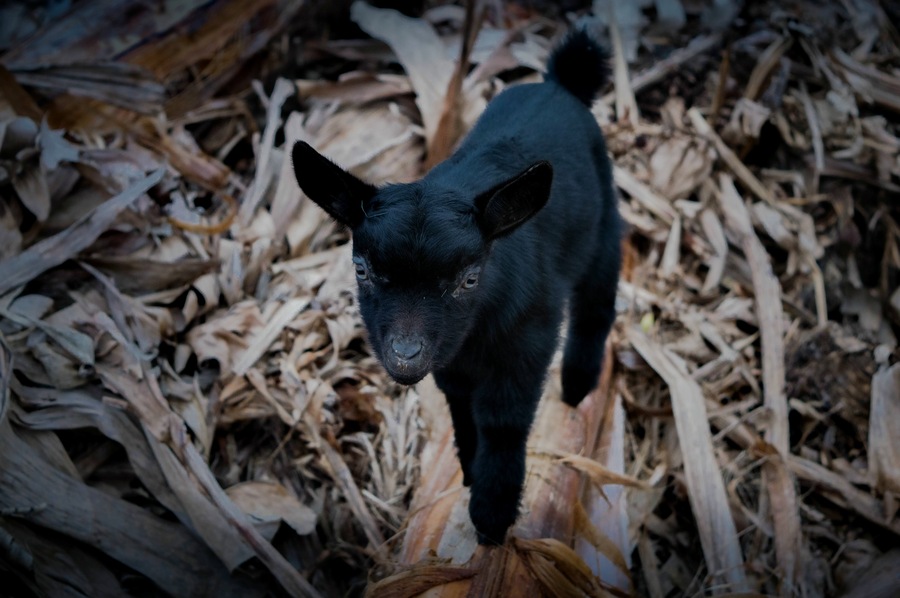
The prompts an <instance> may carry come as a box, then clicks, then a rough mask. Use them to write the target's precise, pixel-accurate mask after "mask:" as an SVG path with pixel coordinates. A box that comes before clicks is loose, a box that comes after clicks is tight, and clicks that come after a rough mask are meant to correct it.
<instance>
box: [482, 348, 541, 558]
mask: <svg viewBox="0 0 900 598" xmlns="http://www.w3.org/2000/svg"><path fill="white" fill-rule="evenodd" d="M552 349H553V347H552V343H551V346H550V348H549V350H548V356H547V358H546V363H543V362H542V363H541V364H537V365H539V366H542V367H537V368H535V369H531V370H530V371H529V372H525V371H523V370H524V368H522V369H521V370H520V371H519V372H517V374H518V375H517V376H510V377H508V378H505V379H503V380H502V381H494V382H492V383H487V384H484V385H483V386H481V387H480V388H479V389H478V391H476V394H475V397H474V403H473V407H474V409H473V415H474V417H475V427H476V429H477V432H478V447H477V450H476V452H475V460H474V462H473V466H472V476H473V477H472V497H471V500H470V502H469V516H470V517H471V518H472V523H473V524H474V525H475V530H476V531H477V532H478V541H479V542H480V543H482V544H502V543H503V541H504V539H505V537H506V532H507V530H508V529H509V528H510V526H512V524H513V523H515V520H516V517H517V516H518V513H519V500H520V498H521V496H522V486H523V484H524V482H525V445H526V443H527V441H528V433H529V431H530V430H531V424H532V422H533V420H534V414H535V411H536V410H537V404H538V401H539V400H540V398H541V387H542V384H543V379H544V374H545V372H546V369H547V363H549V360H550V356H549V353H550V351H552Z"/></svg>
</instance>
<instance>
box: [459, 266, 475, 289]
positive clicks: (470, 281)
mask: <svg viewBox="0 0 900 598" xmlns="http://www.w3.org/2000/svg"><path fill="white" fill-rule="evenodd" d="M479 272H480V271H479V270H473V271H472V272H469V275H468V276H466V279H465V280H464V281H463V283H462V285H460V286H461V287H462V288H464V289H466V290H469V289H474V288H475V287H476V286H477V285H478V274H479Z"/></svg>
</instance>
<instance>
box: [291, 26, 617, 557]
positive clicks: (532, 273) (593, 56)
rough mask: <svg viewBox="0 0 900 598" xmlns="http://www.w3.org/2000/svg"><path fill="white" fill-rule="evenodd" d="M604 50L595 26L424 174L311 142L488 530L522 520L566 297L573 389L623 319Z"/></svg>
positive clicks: (365, 274) (591, 382) (302, 163)
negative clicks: (602, 106)
mask: <svg viewBox="0 0 900 598" xmlns="http://www.w3.org/2000/svg"><path fill="white" fill-rule="evenodd" d="M606 62H607V55H606V54H605V52H604V50H603V49H602V48H601V47H600V46H599V45H598V44H597V43H596V42H595V41H594V40H593V39H592V38H591V37H590V36H589V35H588V34H587V33H586V32H584V31H580V30H579V31H574V32H572V33H570V34H569V35H568V36H567V37H566V38H565V39H564V41H563V42H562V43H561V44H560V45H559V46H558V47H557V48H556V49H555V50H554V52H553V53H552V55H551V57H550V60H549V63H548V68H547V75H546V81H545V82H544V83H539V84H528V85H518V86H515V87H512V88H510V89H508V90H506V91H504V92H503V93H501V94H499V95H498V96H497V98H496V99H494V100H493V101H492V102H491V103H490V104H489V106H488V108H487V109H486V110H485V112H484V114H483V116H482V117H481V119H480V120H479V121H478V123H477V124H476V125H475V127H474V128H473V129H472V131H471V132H470V133H469V135H468V137H467V138H466V139H465V141H464V142H463V144H462V145H461V146H460V148H459V149H458V150H457V151H456V153H455V154H453V156H451V157H450V158H449V159H447V160H446V161H444V162H443V163H441V164H439V165H438V166H436V167H435V168H434V169H432V171H431V172H429V173H428V174H427V175H426V176H425V177H424V178H423V179H422V180H420V181H417V182H415V183H409V184H397V185H388V186H386V187H383V188H376V187H374V186H372V185H369V184H367V183H365V182H363V181H360V180H359V179H357V178H356V177H354V176H353V175H351V174H349V173H347V172H345V171H344V170H342V169H341V168H339V167H338V166H336V165H335V164H333V163H332V162H331V161H329V160H328V159H327V158H325V157H323V156H322V155H320V154H319V153H317V152H316V151H315V150H314V149H312V148H311V147H310V146H309V145H307V144H306V143H302V142H300V143H297V144H296V145H295V146H294V149H293V162H294V170H295V173H296V176H297V181H298V182H299V184H300V188H301V189H303V191H304V192H305V193H306V195H308V196H309V197H310V199H312V200H313V201H314V202H316V203H317V204H318V205H319V206H321V207H322V208H323V209H324V210H325V211H326V212H328V213H329V214H330V215H331V216H333V217H334V218H335V219H336V220H337V221H339V222H341V223H343V224H345V225H346V226H348V227H350V229H351V231H352V233H353V261H354V263H355V265H356V277H357V279H358V282H359V307H360V312H361V313H362V318H363V321H364V322H365V324H366V327H367V328H368V331H369V339H370V342H371V344H372V348H373V349H374V351H375V354H376V355H377V356H378V358H379V359H380V360H381V362H382V364H384V367H385V369H386V370H387V371H388V373H389V374H390V375H391V376H392V377H393V378H394V379H395V380H397V381H398V382H400V383H402V384H414V383H416V382H418V381H419V380H421V379H422V378H423V377H424V376H425V375H426V374H428V373H429V372H433V373H434V379H435V381H436V382H437V385H438V387H439V388H440V389H441V390H442V391H443V392H444V394H446V396H447V401H448V402H449V404H450V412H451V414H452V417H453V427H454V430H455V433H456V445H457V448H458V452H459V460H460V464H461V465H462V470H463V483H464V484H465V485H467V486H471V501H470V504H469V514H470V516H471V518H472V523H473V524H474V525H475V529H476V531H477V532H478V539H479V541H480V542H482V543H491V542H496V543H502V542H503V541H504V538H505V535H506V531H507V530H508V529H509V527H510V526H511V525H512V524H513V522H514V521H515V519H516V516H517V512H518V506H519V500H520V496H521V493H522V485H523V482H524V479H525V442H526V440H527V438H528V432H529V429H530V428H531V424H532V421H533V419H534V414H535V410H536V407H537V404H538V399H539V398H540V396H541V389H542V386H543V383H544V378H545V376H546V374H547V368H548V367H549V365H550V360H551V358H552V356H553V353H554V351H555V349H556V345H557V338H558V336H559V328H560V324H561V322H562V318H563V307H564V305H565V304H566V302H567V301H568V305H569V316H570V325H569V331H568V340H567V342H566V348H565V354H564V361H563V372H562V383H563V400H564V401H565V402H566V403H568V404H569V405H572V406H575V405H577V404H578V403H579V402H580V401H581V399H582V398H583V397H584V396H585V395H587V394H588V393H589V392H590V391H591V389H592V388H594V386H595V385H596V382H597V378H598V376H599V373H600V366H601V361H602V357H603V346H604V343H605V341H606V336H607V334H608V333H609V329H610V326H611V325H612V322H613V319H614V317H615V312H614V306H613V304H614V300H615V295H616V284H617V281H618V276H619V262H620V259H619V257H620V256H619V251H620V250H619V241H620V228H621V226H620V220H619V214H618V209H617V207H616V196H615V192H614V190H613V186H612V175H611V166H610V162H609V158H608V157H607V155H606V145H605V143H604V141H603V136H602V134H601V132H600V128H599V127H598V126H597V123H596V121H595V119H594V118H593V116H592V115H591V112H590V110H589V109H588V106H589V105H590V103H591V101H592V100H593V99H594V96H595V95H596V93H597V92H598V91H599V88H600V87H601V85H602V84H603V83H604V82H605V81H606V78H607V76H608V67H607V64H606Z"/></svg>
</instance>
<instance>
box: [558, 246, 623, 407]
mask: <svg viewBox="0 0 900 598" xmlns="http://www.w3.org/2000/svg"><path fill="white" fill-rule="evenodd" d="M610 237H611V238H608V239H604V242H602V243H600V245H599V248H598V250H597V251H596V252H595V255H594V257H593V260H592V264H591V266H590V267H589V268H588V270H587V274H586V275H585V277H584V278H583V279H582V280H581V281H580V282H579V283H578V285H577V286H576V287H575V291H574V292H573V293H572V298H571V300H570V302H569V333H568V339H567V341H566V351H565V354H564V356H563V370H562V386H563V401H564V402H565V403H566V404H568V405H571V406H572V407H575V406H577V405H578V403H580V402H581V400H582V399H583V398H584V397H585V396H587V395H588V393H590V392H591V391H592V390H593V389H594V388H595V387H596V386H597V381H598V379H599V377H600V369H601V368H602V365H603V351H604V345H605V344H606V337H607V336H608V335H609V330H610V328H612V324H613V322H614V321H615V319H616V306H615V304H616V287H617V286H618V282H619V267H620V262H621V248H620V246H619V236H618V235H610Z"/></svg>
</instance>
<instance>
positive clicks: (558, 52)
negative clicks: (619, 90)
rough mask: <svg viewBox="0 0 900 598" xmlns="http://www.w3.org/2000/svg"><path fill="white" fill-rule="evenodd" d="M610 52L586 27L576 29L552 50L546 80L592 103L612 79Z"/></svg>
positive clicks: (588, 103)
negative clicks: (610, 78)
mask: <svg viewBox="0 0 900 598" xmlns="http://www.w3.org/2000/svg"><path fill="white" fill-rule="evenodd" d="M609 59H610V56H609V52H607V51H606V49H605V48H604V47H603V46H601V45H600V43H599V42H597V40H595V39H594V38H593V37H592V36H591V35H590V34H589V33H588V32H587V31H585V30H584V28H580V27H579V28H577V29H573V30H572V31H570V32H569V33H567V34H566V37H565V38H563V40H562V42H561V43H560V44H559V45H557V46H556V48H554V49H553V51H552V52H551V53H550V59H549V60H548V61H547V74H546V75H545V77H544V78H545V79H546V80H548V81H555V82H556V83H558V84H559V85H561V86H562V87H564V88H565V89H566V90H567V91H568V92H569V93H571V94H572V95H573V96H575V97H576V98H578V99H579V100H581V101H582V102H584V103H585V104H586V105H587V106H590V105H591V103H592V102H593V101H594V98H596V97H597V93H598V92H599V91H600V88H602V87H603V86H604V85H605V84H606V82H607V81H609V76H610V68H609Z"/></svg>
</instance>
